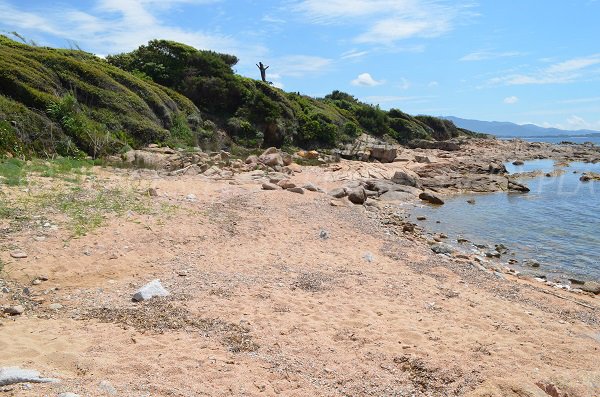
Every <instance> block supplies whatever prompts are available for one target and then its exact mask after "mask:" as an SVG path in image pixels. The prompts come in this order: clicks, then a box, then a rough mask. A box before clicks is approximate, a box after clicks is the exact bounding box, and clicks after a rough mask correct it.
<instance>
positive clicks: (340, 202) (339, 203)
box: [329, 199, 351, 207]
mask: <svg viewBox="0 0 600 397" xmlns="http://www.w3.org/2000/svg"><path fill="white" fill-rule="evenodd" d="M329 204H330V205H331V206H332V207H348V206H349V205H350V204H351V203H350V201H348V200H346V199H333V200H331V201H330V202H329Z"/></svg>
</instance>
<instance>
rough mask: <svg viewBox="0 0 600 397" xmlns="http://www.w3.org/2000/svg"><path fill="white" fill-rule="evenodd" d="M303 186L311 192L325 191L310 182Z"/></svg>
mask: <svg viewBox="0 0 600 397" xmlns="http://www.w3.org/2000/svg"><path fill="white" fill-rule="evenodd" d="M302 188H303V189H306V190H308V191H309V192H322V191H323V189H321V188H320V187H317V186H315V185H313V184H312V183H310V182H309V183H307V184H305V185H304V186H302Z"/></svg>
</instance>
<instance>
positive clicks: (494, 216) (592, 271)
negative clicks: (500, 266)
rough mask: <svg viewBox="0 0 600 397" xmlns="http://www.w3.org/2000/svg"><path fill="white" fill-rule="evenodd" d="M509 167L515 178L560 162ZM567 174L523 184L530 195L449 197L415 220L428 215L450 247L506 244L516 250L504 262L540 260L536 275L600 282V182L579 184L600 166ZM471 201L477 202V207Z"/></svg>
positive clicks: (422, 209) (581, 167)
mask: <svg viewBox="0 0 600 397" xmlns="http://www.w3.org/2000/svg"><path fill="white" fill-rule="evenodd" d="M507 168H508V170H509V172H511V173H514V172H525V171H533V170H543V171H545V172H549V171H552V170H553V169H554V162H553V161H551V160H536V161H530V162H527V163H526V164H525V165H524V166H520V167H515V166H513V165H512V164H507ZM564 170H565V171H566V173H565V174H564V175H562V176H558V177H550V178H549V177H545V176H543V177H539V178H534V179H523V180H522V182H524V183H525V184H526V185H527V186H529V188H530V189H531V192H529V193H526V194H520V193H491V194H470V195H461V196H456V197H451V198H448V199H447V200H446V204H445V205H443V206H439V207H433V206H429V205H424V206H422V207H419V208H417V209H416V210H415V211H414V215H413V216H415V217H416V216H418V215H425V216H426V217H427V220H426V221H424V222H420V223H421V224H424V226H425V228H426V229H427V230H428V231H431V232H443V233H446V234H447V235H448V236H449V239H448V241H449V243H452V242H453V241H454V242H456V239H457V238H458V237H463V238H466V239H468V240H469V241H471V242H473V243H476V244H487V245H488V246H490V247H491V248H492V249H493V247H494V244H500V243H501V244H504V245H505V246H507V247H508V248H509V249H510V251H509V254H508V255H505V256H504V257H503V259H502V260H503V261H507V260H508V259H509V258H516V259H518V260H519V261H520V263H522V262H523V261H524V260H525V259H532V260H536V261H538V262H539V263H541V267H540V268H539V269H536V271H540V272H544V273H547V274H549V275H550V276H551V277H550V278H560V277H561V276H564V275H567V276H575V277H579V278H584V279H588V280H589V279H594V280H600V182H580V181H579V177H580V176H581V173H582V172H584V171H593V172H600V164H585V163H572V164H571V165H570V166H569V167H564ZM574 171H576V172H577V173H574ZM468 199H475V201H476V203H475V205H472V204H469V203H467V200H468ZM437 221H439V222H440V223H436V222H437ZM461 246H462V248H463V249H464V250H466V251H468V250H470V249H474V247H473V246H472V245H468V244H467V245H461ZM515 267H517V268H519V265H517V266H515ZM528 269H529V270H531V268H528V267H527V266H523V267H522V269H521V270H528Z"/></svg>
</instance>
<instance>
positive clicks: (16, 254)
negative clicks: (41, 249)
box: [10, 251, 27, 259]
mask: <svg viewBox="0 0 600 397" xmlns="http://www.w3.org/2000/svg"><path fill="white" fill-rule="evenodd" d="M10 256H11V257H13V258H15V259H24V258H27V253H25V252H23V251H13V252H11V253H10Z"/></svg>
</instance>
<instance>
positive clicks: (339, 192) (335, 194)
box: [329, 187, 348, 198]
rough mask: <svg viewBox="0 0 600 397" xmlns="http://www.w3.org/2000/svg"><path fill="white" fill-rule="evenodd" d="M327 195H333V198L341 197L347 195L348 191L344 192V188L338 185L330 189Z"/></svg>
mask: <svg viewBox="0 0 600 397" xmlns="http://www.w3.org/2000/svg"><path fill="white" fill-rule="evenodd" d="M329 195H330V196H331V197H335V198H342V197H346V196H347V195H348V192H346V189H344V188H343V187H339V188H337V189H333V190H332V191H330V192H329Z"/></svg>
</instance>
